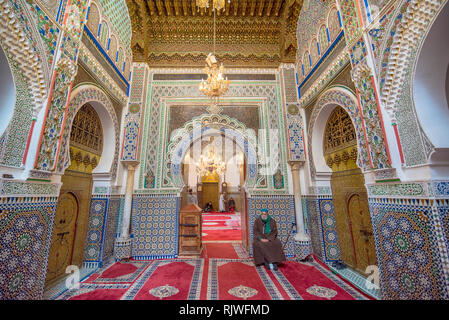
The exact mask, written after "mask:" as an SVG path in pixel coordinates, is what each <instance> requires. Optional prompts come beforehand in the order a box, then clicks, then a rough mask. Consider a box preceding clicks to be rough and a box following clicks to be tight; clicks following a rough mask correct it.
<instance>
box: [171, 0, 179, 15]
mask: <svg viewBox="0 0 449 320" xmlns="http://www.w3.org/2000/svg"><path fill="white" fill-rule="evenodd" d="M173 2H174V7H175V15H176V16H177V17H178V16H179V12H180V11H181V8H180V6H181V0H173Z"/></svg>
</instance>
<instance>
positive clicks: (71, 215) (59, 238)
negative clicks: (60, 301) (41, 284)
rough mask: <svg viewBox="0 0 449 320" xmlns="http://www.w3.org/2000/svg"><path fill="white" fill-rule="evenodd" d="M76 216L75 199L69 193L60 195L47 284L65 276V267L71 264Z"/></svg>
mask: <svg viewBox="0 0 449 320" xmlns="http://www.w3.org/2000/svg"><path fill="white" fill-rule="evenodd" d="M77 216H78V201H77V199H76V197H75V196H74V195H73V194H72V193H70V192H67V193H64V194H61V195H60V197H59V201H58V205H57V207H56V214H55V220H54V226H53V234H52V242H51V247H50V255H49V258H48V268H47V282H48V281H51V280H53V279H55V278H57V277H59V276H61V275H63V274H65V269H66V267H67V266H69V265H70V264H71V262H72V252H73V243H74V239H75V231H76V219H77Z"/></svg>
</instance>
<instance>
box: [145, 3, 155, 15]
mask: <svg viewBox="0 0 449 320" xmlns="http://www.w3.org/2000/svg"><path fill="white" fill-rule="evenodd" d="M147 3H148V9H150V16H154V15H155V14H156V6H155V5H154V2H153V0H148V2H147Z"/></svg>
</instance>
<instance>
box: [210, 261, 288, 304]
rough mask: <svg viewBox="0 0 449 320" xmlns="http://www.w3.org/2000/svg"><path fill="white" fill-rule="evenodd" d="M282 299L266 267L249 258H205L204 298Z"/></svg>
mask: <svg viewBox="0 0 449 320" xmlns="http://www.w3.org/2000/svg"><path fill="white" fill-rule="evenodd" d="M282 298H283V297H282V295H281V293H280V292H279V290H278V288H277V287H276V285H275V284H274V283H273V281H272V279H271V278H270V277H269V275H268V273H267V271H266V269H265V268H264V267H256V266H254V263H253V261H252V259H209V272H208V286H207V300H241V299H243V300H279V299H282Z"/></svg>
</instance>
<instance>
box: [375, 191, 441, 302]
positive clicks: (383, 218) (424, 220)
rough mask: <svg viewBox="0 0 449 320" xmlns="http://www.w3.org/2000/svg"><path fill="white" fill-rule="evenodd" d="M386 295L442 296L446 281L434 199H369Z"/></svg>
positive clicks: (394, 297)
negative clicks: (435, 227)
mask: <svg viewBox="0 0 449 320" xmlns="http://www.w3.org/2000/svg"><path fill="white" fill-rule="evenodd" d="M369 203H370V212H371V216H372V223H373V232H374V240H375V247H376V252H377V257H378V263H379V271H380V284H381V291H382V297H383V298H384V299H407V300H408V299H441V298H444V297H445V296H446V290H447V288H446V285H445V281H444V278H443V274H442V272H443V271H442V270H443V269H442V265H441V260H440V257H439V253H438V243H437V239H436V237H435V229H434V227H433V222H432V219H433V217H432V205H431V201H430V200H414V199H387V198H382V199H374V198H371V199H369Z"/></svg>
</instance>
